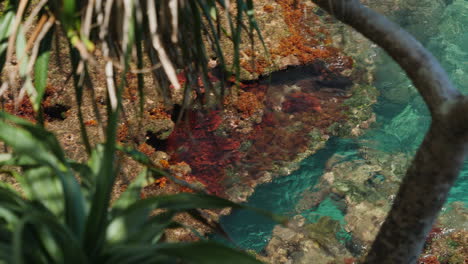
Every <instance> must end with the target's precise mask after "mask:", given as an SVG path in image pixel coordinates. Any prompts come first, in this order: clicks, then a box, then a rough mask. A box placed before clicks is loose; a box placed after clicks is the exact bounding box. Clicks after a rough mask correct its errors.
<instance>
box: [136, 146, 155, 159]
mask: <svg viewBox="0 0 468 264" xmlns="http://www.w3.org/2000/svg"><path fill="white" fill-rule="evenodd" d="M138 150H139V151H140V152H142V153H144V154H145V155H146V156H151V155H153V154H154V153H155V152H156V150H155V149H154V148H153V147H152V146H150V145H148V144H146V143H142V144H140V145H139V146H138Z"/></svg>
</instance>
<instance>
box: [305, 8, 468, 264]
mask: <svg viewBox="0 0 468 264" xmlns="http://www.w3.org/2000/svg"><path fill="white" fill-rule="evenodd" d="M313 2H315V3H316V4H318V5H319V6H320V7H322V8H323V9H325V10H327V11H328V12H329V13H331V14H332V15H333V16H335V17H336V18H337V19H339V20H341V21H342V22H344V23H346V24H348V25H350V26H352V27H353V28H354V29H356V30H357V31H358V32H360V33H362V34H363V35H364V36H366V37H367V38H369V39H370V40H372V41H373V42H375V43H376V44H378V45H379V46H380V47H382V48H383V49H384V50H385V51H386V52H387V53H388V54H389V55H390V56H391V57H392V58H393V59H394V60H395V61H396V62H397V63H398V64H399V65H400V66H401V67H402V68H403V69H404V70H405V72H406V73H407V75H408V77H409V78H410V79H411V80H412V82H413V84H414V85H415V87H416V88H417V89H418V91H419V93H420V94H421V96H422V97H423V99H424V101H425V102H426V104H427V105H428V107H429V110H430V111H431V114H432V124H431V127H430V129H429V131H428V133H427V134H426V137H425V139H424V141H423V143H422V145H421V146H420V148H419V149H418V151H417V153H416V156H415V158H414V160H413V162H412V164H411V166H410V168H409V169H408V171H407V173H406V176H405V178H404V179H403V182H402V184H401V186H400V189H399V191H398V194H397V196H396V199H395V200H394V203H393V206H392V209H391V210H390V212H389V214H388V216H387V218H386V220H385V222H384V224H383V225H382V227H381V229H380V232H379V234H378V235H377V238H376V239H375V241H374V244H373V245H372V248H371V250H370V252H369V254H368V256H367V259H366V261H365V263H375V264H377V263H378V264H381V263H394V264H397V263H398V264H400V263H401V264H403V263H404V264H407V263H410V264H411V263H416V261H417V259H418V257H419V255H420V253H421V251H422V249H423V246H424V242H425V239H426V236H427V234H428V233H429V231H430V230H431V227H432V225H433V223H434V221H435V219H436V217H437V215H438V213H439V211H440V210H441V208H442V206H443V205H444V203H445V200H446V198H447V196H448V193H449V190H450V188H451V187H452V186H453V184H454V182H455V180H456V178H457V176H458V174H459V172H460V170H461V168H462V165H463V161H464V158H465V156H466V150H467V146H468V123H467V122H468V118H467V117H466V112H467V110H468V99H467V98H466V97H463V96H462V95H461V93H460V92H459V91H458V90H457V89H456V88H455V87H453V85H452V84H451V82H450V81H449V79H448V76H447V74H446V73H445V71H444V70H443V69H442V67H441V66H440V64H439V63H438V62H437V60H436V59H435V58H434V57H433V56H432V54H430V53H429V52H428V51H427V50H426V49H425V48H424V47H423V46H422V45H421V44H420V43H419V42H418V41H417V40H416V39H414V38H413V37H412V36H411V35H410V34H409V33H407V32H405V31H404V30H403V29H401V28H400V27H399V26H398V25H396V24H394V23H392V22H391V21H389V20H388V19H386V18H385V17H384V16H382V15H380V14H378V13H376V12H374V11H372V10H370V9H369V8H367V7H365V6H363V5H362V4H361V3H360V2H359V1H358V0H313ZM408 125H411V124H408Z"/></svg>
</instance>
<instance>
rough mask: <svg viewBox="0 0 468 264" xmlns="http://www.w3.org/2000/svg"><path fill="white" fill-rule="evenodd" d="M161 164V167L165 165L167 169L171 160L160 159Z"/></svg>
mask: <svg viewBox="0 0 468 264" xmlns="http://www.w3.org/2000/svg"><path fill="white" fill-rule="evenodd" d="M159 164H160V165H161V167H163V168H164V169H167V168H169V166H170V165H169V162H168V161H167V160H160V161H159Z"/></svg>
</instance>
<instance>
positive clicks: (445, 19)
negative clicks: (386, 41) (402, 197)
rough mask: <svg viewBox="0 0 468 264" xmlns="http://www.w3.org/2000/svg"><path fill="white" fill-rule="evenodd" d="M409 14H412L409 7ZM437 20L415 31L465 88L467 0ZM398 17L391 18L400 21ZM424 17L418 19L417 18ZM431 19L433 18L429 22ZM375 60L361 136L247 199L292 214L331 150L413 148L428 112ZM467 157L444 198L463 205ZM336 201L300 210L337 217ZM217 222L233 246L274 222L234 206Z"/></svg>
mask: <svg viewBox="0 0 468 264" xmlns="http://www.w3.org/2000/svg"><path fill="white" fill-rule="evenodd" d="M412 12H413V13H412V14H411V15H412V16H416V17H417V15H418V14H417V12H425V9H424V8H423V7H421V10H413V11H412ZM436 13H437V14H439V17H434V18H433V20H434V21H438V20H440V23H438V24H436V25H435V26H433V27H431V28H432V29H433V32H427V33H430V34H432V36H431V35H429V36H425V35H421V34H419V35H417V37H418V38H419V39H420V40H422V41H424V43H423V44H424V45H425V46H426V47H428V48H429V49H430V50H431V51H432V52H433V54H434V55H435V56H436V57H437V58H438V59H439V60H440V61H441V63H442V65H443V66H444V68H445V69H446V70H447V72H448V73H449V75H450V77H451V79H452V81H453V82H454V84H455V85H456V86H457V87H458V88H459V89H461V90H462V91H463V93H464V94H467V93H468V44H467V43H468V1H466V0H454V1H452V2H451V4H449V5H448V6H447V7H445V9H444V10H439V12H436ZM403 18H404V17H400V18H398V17H397V18H396V19H397V22H402V19H403ZM404 22H405V23H406V24H405V27H406V28H407V29H408V30H410V31H412V32H418V30H421V29H422V28H424V23H425V22H424V21H422V22H421V21H417V20H414V19H413V21H410V22H412V23H413V24H408V21H404ZM423 22H424V23H423ZM434 23H436V22H434ZM379 56H380V57H379V59H378V61H379V65H378V69H377V73H376V83H375V85H376V86H377V87H378V89H379V90H380V91H381V96H380V98H379V102H378V103H377V104H376V105H375V107H374V109H375V113H376V115H377V122H376V123H375V124H374V126H373V128H372V129H370V130H368V131H367V132H366V134H365V135H363V136H361V137H359V138H357V139H343V138H334V139H331V140H330V141H329V142H328V143H327V145H326V147H325V148H324V149H322V150H320V151H318V152H317V153H316V154H314V155H313V156H311V157H309V158H307V159H306V160H304V161H303V162H302V163H301V168H300V169H299V170H298V171H296V172H294V173H292V174H291V175H289V176H286V177H282V178H278V179H276V180H274V181H273V182H272V183H269V184H264V185H262V186H259V187H257V189H256V191H255V193H254V194H253V195H252V196H251V198H250V199H249V202H248V204H249V205H251V206H254V207H259V208H264V209H267V210H270V211H272V212H275V213H279V214H283V215H288V216H293V215H296V214H298V212H297V211H296V210H295V207H296V204H297V203H298V201H299V199H300V198H301V193H303V192H304V191H305V190H307V189H310V188H313V186H314V184H315V183H316V182H317V180H318V178H319V177H320V176H321V175H322V174H323V172H324V167H325V163H326V161H327V160H328V159H329V158H330V157H331V156H332V155H334V154H339V155H341V156H344V157H345V159H346V160H349V159H360V158H361V157H360V156H359V153H358V149H359V148H361V147H363V146H365V147H370V148H374V149H378V150H382V151H385V152H388V153H396V152H405V153H414V151H415V150H416V149H417V147H418V146H419V144H420V143H421V141H422V139H423V136H424V133H425V132H426V130H427V128H428V126H429V122H430V117H429V114H428V111H427V109H426V107H425V105H424V104H423V102H422V100H421V98H420V97H419V96H418V95H417V93H416V92H415V90H414V87H412V86H411V82H410V81H409V80H408V79H407V78H406V77H405V76H404V73H403V72H402V71H401V70H400V69H399V68H398V66H396V65H395V64H394V63H393V62H392V61H391V60H390V59H389V58H388V57H387V56H385V55H383V54H380V55H379ZM467 190H468V161H465V166H464V169H463V171H462V173H461V174H460V176H459V178H458V180H457V182H456V184H455V186H454V187H453V188H452V190H451V192H450V196H449V198H448V201H447V202H448V203H449V202H453V201H461V202H463V203H464V204H465V206H467V205H468V195H467ZM338 207H339V205H337V204H335V203H334V202H333V200H331V199H325V200H324V201H323V202H322V203H321V204H320V205H319V206H318V208H316V209H314V210H306V211H302V212H300V213H301V214H302V215H304V216H305V217H306V218H307V219H308V220H309V221H315V220H317V219H318V218H319V217H320V216H323V215H328V216H330V217H332V218H333V219H336V220H339V221H340V222H343V221H344V219H343V215H342V213H341V211H340V210H339V208H338ZM222 225H223V226H224V227H225V229H226V230H227V232H228V233H229V234H230V235H231V237H232V239H233V240H234V241H235V242H236V244H238V246H240V247H242V248H246V249H254V250H261V249H262V248H264V247H265V246H266V244H267V243H268V240H269V238H270V237H271V231H272V229H273V227H274V225H275V224H274V223H273V222H272V221H270V220H268V219H266V218H264V217H262V216H259V215H256V214H254V213H251V212H247V211H242V210H241V211H234V212H233V213H232V214H231V215H230V216H228V217H224V218H223V219H222Z"/></svg>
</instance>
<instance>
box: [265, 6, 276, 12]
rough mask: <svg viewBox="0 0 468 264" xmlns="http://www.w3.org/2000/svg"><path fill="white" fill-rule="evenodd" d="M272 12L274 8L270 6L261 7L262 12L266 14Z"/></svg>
mask: <svg viewBox="0 0 468 264" xmlns="http://www.w3.org/2000/svg"><path fill="white" fill-rule="evenodd" d="M273 10H275V8H274V7H273V6H272V5H264V6H263V11H265V12H267V13H271V12H273Z"/></svg>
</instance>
